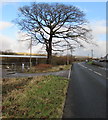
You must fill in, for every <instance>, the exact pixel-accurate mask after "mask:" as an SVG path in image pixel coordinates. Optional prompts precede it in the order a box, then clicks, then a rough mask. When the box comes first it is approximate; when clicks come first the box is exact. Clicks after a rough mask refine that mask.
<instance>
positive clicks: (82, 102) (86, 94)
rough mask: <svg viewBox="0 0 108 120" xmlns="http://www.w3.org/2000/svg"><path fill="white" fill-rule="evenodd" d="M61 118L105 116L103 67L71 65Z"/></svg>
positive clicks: (81, 64)
mask: <svg viewBox="0 0 108 120" xmlns="http://www.w3.org/2000/svg"><path fill="white" fill-rule="evenodd" d="M107 79H108V78H107ZM63 118H106V70H105V68H101V67H97V66H93V65H88V64H85V63H75V64H74V65H73V67H72V71H71V75H70V82H69V87H68V91H67V98H66V102H65V107H64V113H63Z"/></svg>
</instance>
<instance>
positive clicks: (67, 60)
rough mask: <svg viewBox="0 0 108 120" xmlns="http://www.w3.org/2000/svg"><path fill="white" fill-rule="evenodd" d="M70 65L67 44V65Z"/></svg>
mask: <svg viewBox="0 0 108 120" xmlns="http://www.w3.org/2000/svg"><path fill="white" fill-rule="evenodd" d="M68 64H69V58H68V43H67V65H68Z"/></svg>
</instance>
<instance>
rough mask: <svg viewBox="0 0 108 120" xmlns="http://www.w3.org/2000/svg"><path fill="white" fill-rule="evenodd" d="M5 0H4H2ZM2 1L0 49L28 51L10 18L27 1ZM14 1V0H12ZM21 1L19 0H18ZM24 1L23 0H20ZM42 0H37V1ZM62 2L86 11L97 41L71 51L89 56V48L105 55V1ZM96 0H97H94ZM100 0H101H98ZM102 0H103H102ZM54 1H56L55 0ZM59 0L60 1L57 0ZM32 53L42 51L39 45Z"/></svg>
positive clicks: (99, 54) (0, 7)
mask: <svg viewBox="0 0 108 120" xmlns="http://www.w3.org/2000/svg"><path fill="white" fill-rule="evenodd" d="M2 1H5V0H2ZM10 1H11V0H10ZM10 1H9V2H8V0H7V2H2V3H1V4H0V12H1V14H2V16H1V17H0V31H1V32H0V43H2V44H1V46H0V50H12V51H14V52H29V50H28V49H27V45H25V43H24V42H23V43H22V42H19V41H18V39H19V33H18V31H19V29H18V28H17V27H16V25H14V23H13V22H12V20H14V19H15V18H17V14H18V8H19V7H21V6H24V5H29V4H30V0H26V1H29V2H18V0H17V2H10ZM13 1H15V0H13ZM20 1H21V0H20ZM22 1H24V0H22ZM39 1H40V2H41V1H42V0H37V2H39ZM63 1H65V0H62V3H64V4H67V5H68V4H69V5H75V6H77V7H79V8H80V10H83V11H84V12H85V13H86V19H87V20H88V21H89V26H90V28H91V29H92V30H93V32H92V34H93V37H94V39H93V41H95V42H96V43H97V45H98V46H97V47H96V46H93V45H86V46H85V48H80V49H79V48H78V49H76V51H75V52H74V53H73V54H74V55H79V56H88V55H89V56H91V50H92V49H93V51H94V56H95V57H101V56H105V54H106V2H71V0H66V1H69V2H66V1H65V2H63ZM95 1H97V0H95ZM99 1H102V0H99ZM103 1H104V0H103ZM43 2H44V0H43ZM45 2H51V1H50V0H45ZM55 2H58V1H57V0H55ZM59 2H61V1H60V0H59ZM33 52H34V53H39V52H42V50H41V46H40V45H38V46H36V47H34V48H33Z"/></svg>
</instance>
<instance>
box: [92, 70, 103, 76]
mask: <svg viewBox="0 0 108 120" xmlns="http://www.w3.org/2000/svg"><path fill="white" fill-rule="evenodd" d="M93 72H94V73H96V74H98V75H100V76H102V74H100V73H98V72H96V71H93Z"/></svg>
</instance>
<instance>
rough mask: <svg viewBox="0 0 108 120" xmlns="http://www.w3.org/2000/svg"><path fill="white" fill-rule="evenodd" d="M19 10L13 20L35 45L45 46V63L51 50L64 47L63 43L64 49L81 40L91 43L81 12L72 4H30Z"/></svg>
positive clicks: (72, 46) (48, 60) (80, 43)
mask: <svg viewBox="0 0 108 120" xmlns="http://www.w3.org/2000/svg"><path fill="white" fill-rule="evenodd" d="M19 13H20V14H19V17H18V18H17V19H16V23H17V24H18V25H19V26H20V29H21V30H22V31H23V32H26V33H27V35H29V36H31V37H32V40H33V41H34V43H35V44H38V43H41V44H44V45H45V47H46V51H47V56H48V58H47V63H51V56H52V51H58V50H59V51H60V50H62V51H63V50H66V46H67V45H68V49H73V48H75V47H76V46H77V45H78V46H79V45H80V46H83V41H84V42H87V43H90V42H91V34H90V31H91V30H90V29H89V28H87V23H88V22H87V21H86V19H85V14H84V12H83V11H81V10H80V9H79V8H77V7H75V6H72V5H65V4H58V3H52V4H48V3H32V4H31V5H29V6H23V7H21V8H19ZM26 40H27V39H26ZM60 47H61V48H60Z"/></svg>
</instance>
